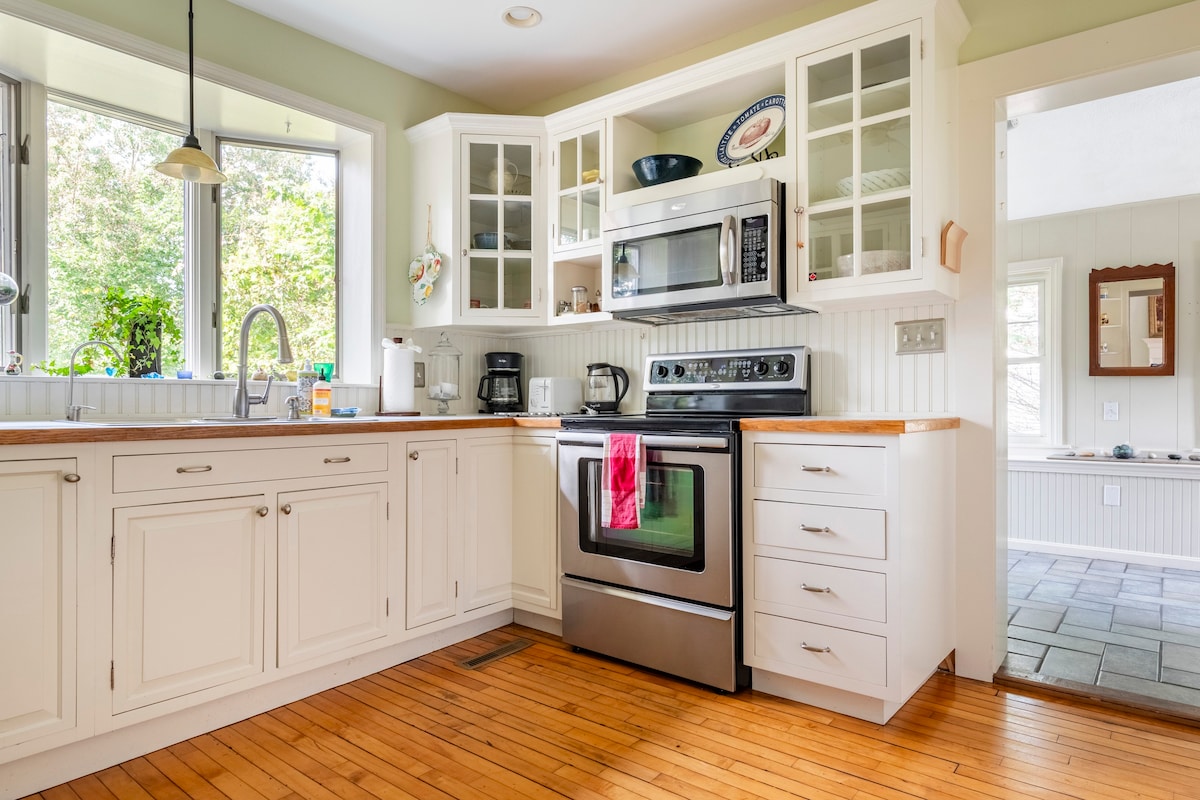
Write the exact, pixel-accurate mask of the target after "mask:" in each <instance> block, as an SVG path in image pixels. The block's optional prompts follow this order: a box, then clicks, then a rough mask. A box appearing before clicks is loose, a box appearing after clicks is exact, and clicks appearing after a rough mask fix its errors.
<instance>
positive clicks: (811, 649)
mask: <svg viewBox="0 0 1200 800" xmlns="http://www.w3.org/2000/svg"><path fill="white" fill-rule="evenodd" d="M800 649H801V650H807V651H808V652H810V653H832V652H833V651H832V650H830V649H829V648H828V647H817V646H816V645H812V644H809V643H808V642H801V643H800Z"/></svg>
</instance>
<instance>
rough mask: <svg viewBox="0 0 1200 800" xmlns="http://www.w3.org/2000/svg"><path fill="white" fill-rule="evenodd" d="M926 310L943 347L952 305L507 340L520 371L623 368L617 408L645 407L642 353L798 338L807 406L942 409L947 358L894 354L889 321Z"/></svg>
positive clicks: (948, 392)
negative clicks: (809, 360) (808, 389)
mask: <svg viewBox="0 0 1200 800" xmlns="http://www.w3.org/2000/svg"><path fill="white" fill-rule="evenodd" d="M936 317H944V318H945V319H946V340H947V342H948V345H949V347H950V348H951V350H953V348H954V347H955V346H956V345H955V342H956V337H955V333H954V307H953V305H936V306H919V307H912V308H900V309H888V310H882V311H849V312H839V313H830V314H799V315H793V316H787V317H778V318H773V319H765V320H736V321H726V322H689V323H684V324H681V325H664V326H660V327H651V326H647V325H635V324H627V325H621V326H619V327H602V328H595V329H589V330H572V331H570V332H556V333H550V334H545V333H539V334H537V335H534V336H528V337H522V338H513V339H510V340H509V342H510V344H511V346H512V349H514V350H517V351H518V352H522V353H524V354H525V357H526V360H525V366H526V374H527V375H528V376H530V377H533V376H567V377H578V378H583V377H584V375H585V374H586V366H587V365H588V364H589V363H591V362H593V361H607V362H609V363H612V364H615V365H617V366H619V367H623V368H624V369H625V370H626V371H628V372H629V375H630V382H631V384H632V388H631V389H630V392H629V395H628V396H627V397H626V398H625V400H624V401H623V402H622V404H621V410H622V411H623V412H625V413H632V412H636V411H641V410H643V409H644V408H645V395H644V394H643V392H642V390H641V386H642V378H643V375H642V372H643V370H644V368H645V359H646V356H647V355H649V354H650V353H656V354H659V353H692V352H704V351H708V350H727V349H735V348H746V347H771V346H780V345H808V346H809V347H810V348H812V350H813V364H812V392H813V395H812V396H813V401H814V410H815V413H817V414H865V413H873V414H948V413H952V408H953V402H952V401H953V397H952V386H953V376H952V375H951V371H950V365H951V363H953V359H952V357H948V355H947V354H944V353H922V354H918V355H906V356H897V355H896V353H895V333H894V328H895V323H896V322H897V321H899V320H910V319H927V318H936Z"/></svg>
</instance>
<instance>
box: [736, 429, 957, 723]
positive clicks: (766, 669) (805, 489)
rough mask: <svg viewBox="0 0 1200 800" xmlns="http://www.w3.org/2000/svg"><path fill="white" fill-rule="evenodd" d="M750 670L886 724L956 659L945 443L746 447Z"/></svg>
mask: <svg viewBox="0 0 1200 800" xmlns="http://www.w3.org/2000/svg"><path fill="white" fill-rule="evenodd" d="M743 459H744V463H743V475H744V476H745V480H744V488H743V492H744V496H743V514H744V521H745V525H744V535H743V549H744V559H743V563H744V565H745V567H744V569H745V590H744V600H745V608H746V615H745V619H746V624H745V642H744V645H745V646H744V651H745V660H746V663H747V664H748V665H749V666H751V667H753V668H754V678H753V680H754V686H755V688H756V689H760V690H763V691H766V692H769V693H773V694H778V695H782V696H784V697H789V698H791V699H794V700H799V701H801V702H805V703H809V704H811V705H816V706H820V707H823V708H827V709H830V710H834V711H838V712H841V713H845V714H851V715H853V716H858V717H861V718H864V719H868V720H871V721H873V722H879V723H882V722H886V721H887V720H888V719H889V718H890V717H891V716H892V714H894V713H895V712H896V711H897V710H898V709H899V708H900V706H901V705H903V704H904V702H906V701H907V700H908V698H909V697H911V696H912V694H913V692H915V691H916V690H917V689H918V688H920V686H921V684H922V683H924V682H925V680H926V679H927V678H928V677H929V676H930V675H931V674H932V673H933V671H934V670H935V669H936V668H937V666H938V664H939V663H940V662H941V661H942V660H943V659H944V658H945V657H946V656H947V655H949V654H950V651H951V649H952V648H953V647H954V632H953V604H954V593H953V589H954V575H953V554H954V536H953V499H952V498H953V496H954V435H953V431H927V432H920V433H908V434H897V435H860V434H841V435H837V434H807V433H806V434H789V433H767V432H747V433H745V434H744V435H743Z"/></svg>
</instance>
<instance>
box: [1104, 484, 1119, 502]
mask: <svg viewBox="0 0 1200 800" xmlns="http://www.w3.org/2000/svg"><path fill="white" fill-rule="evenodd" d="M1104 505H1106V506H1119V505H1121V487H1120V486H1105V487H1104Z"/></svg>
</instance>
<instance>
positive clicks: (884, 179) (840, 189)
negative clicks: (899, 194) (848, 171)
mask: <svg viewBox="0 0 1200 800" xmlns="http://www.w3.org/2000/svg"><path fill="white" fill-rule="evenodd" d="M911 174H912V173H911V171H910V170H909V169H908V168H907V167H893V168H891V169H876V170H871V171H870V172H864V173H863V174H862V190H863V194H870V193H872V192H886V191H887V190H888V189H903V188H904V187H905V186H908V185H909V183H910V176H911ZM834 188H836V189H837V193H838V194H839V195H841V196H842V197H850V196H851V195H852V194H854V176H852V175H851V176H849V177H846V178H842V179H841V180H839V181H838V182H837V183H835V184H834Z"/></svg>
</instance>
